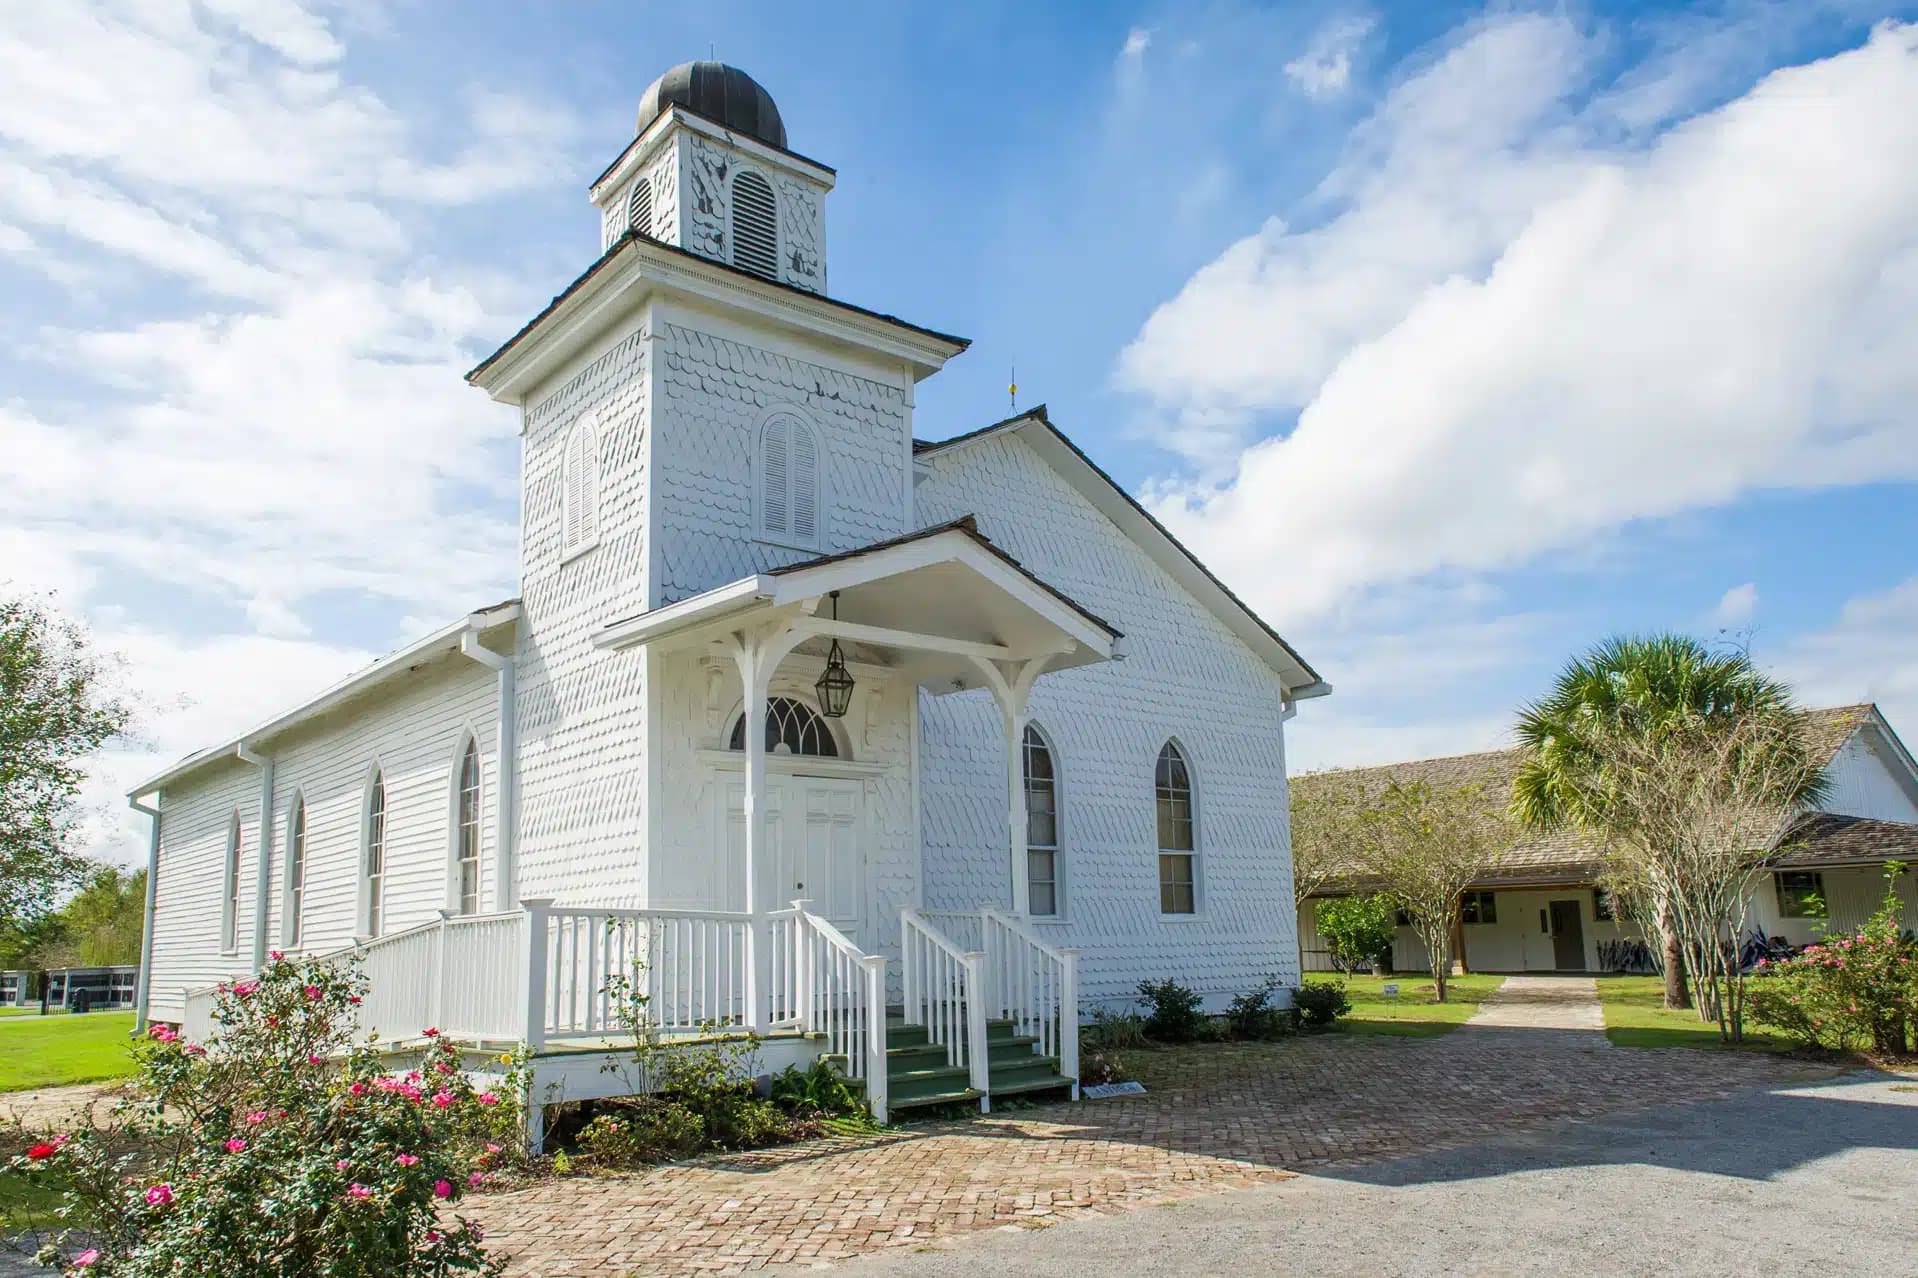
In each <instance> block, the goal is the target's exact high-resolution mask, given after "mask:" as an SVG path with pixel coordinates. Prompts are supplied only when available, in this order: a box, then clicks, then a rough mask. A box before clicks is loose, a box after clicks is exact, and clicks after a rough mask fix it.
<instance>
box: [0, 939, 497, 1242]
mask: <svg viewBox="0 0 1918 1278" xmlns="http://www.w3.org/2000/svg"><path fill="white" fill-rule="evenodd" d="M364 989H365V979H364V977H362V976H361V975H360V974H359V973H358V972H357V970H352V969H347V970H341V969H339V968H336V967H333V966H330V965H327V964H322V963H316V962H306V963H301V962H296V961H294V960H290V959H286V958H284V957H281V956H279V955H277V954H276V955H275V956H274V958H273V961H272V963H271V964H270V965H269V966H268V968H267V969H266V971H265V972H263V973H262V974H261V976H260V977H259V978H258V979H255V980H247V981H242V982H239V983H237V984H234V985H231V986H227V987H224V988H223V989H222V990H221V992H220V994H219V996H218V998H217V1001H216V1006H215V1012H214V1015H215V1018H216V1019H217V1020H218V1022H219V1024H220V1029H219V1031H218V1033H216V1034H215V1036H214V1037H213V1038H212V1040H211V1041H209V1042H208V1043H207V1044H205V1045H200V1044H195V1043H189V1042H186V1041H184V1040H183V1039H181V1038H180V1036H179V1035H178V1034H176V1033H175V1032H174V1031H172V1030H170V1029H167V1028H166V1027H164V1026H156V1027H154V1028H153V1029H152V1030H151V1031H150V1032H149V1036H148V1038H147V1039H146V1040H145V1041H144V1042H143V1043H141V1044H140V1045H139V1046H138V1048H136V1051H135V1055H136V1057H137V1060H138V1069H139V1076H138V1077H139V1081H138V1085H137V1090H138V1093H139V1096H140V1100H139V1101H137V1102H132V1103H129V1104H128V1105H127V1106H125V1107H123V1109H122V1111H121V1113H119V1114H117V1115H116V1116H115V1118H114V1120H113V1122H112V1123H111V1124H108V1125H106V1126H89V1127H87V1128H85V1129H82V1130H78V1131H75V1132H73V1133H70V1134H68V1135H64V1136H60V1137H56V1138H54V1139H53V1140H50V1141H47V1142H45V1143H44V1144H42V1145H36V1146H35V1147H33V1148H31V1149H29V1150H28V1151H27V1152H26V1153H25V1154H24V1155H21V1156H19V1157H16V1158H14V1159H13V1160H11V1162H10V1163H9V1164H8V1165H7V1167H6V1168H5V1169H4V1174H6V1175H8V1176H20V1177H24V1178H26V1179H28V1180H29V1181H32V1180H36V1179H39V1180H42V1181H46V1182H51V1183H55V1184H58V1185H59V1186H61V1187H63V1188H64V1191H65V1195H66V1196H65V1204H64V1206H63V1207H62V1209H61V1213H60V1215H61V1222H62V1225H63V1226H64V1231H63V1233H62V1234H61V1235H60V1236H59V1237H58V1238H56V1239H55V1240H54V1241H53V1242H51V1243H49V1244H48V1245H47V1246H46V1247H45V1248H43V1249H42V1251H41V1253H40V1255H41V1260H42V1263H44V1264H47V1265H48V1266H49V1267H53V1268H58V1269H60V1270H61V1271H62V1272H63V1273H67V1274H86V1275H89V1278H103V1276H105V1275H149V1274H151V1275H158V1274H263V1275H288V1276H291V1275H295V1274H301V1275H304V1274H327V1275H338V1276H340V1278H348V1276H352V1275H374V1274H397V1273H405V1274H436V1275H446V1274H472V1273H493V1272H497V1270H498V1268H499V1265H500V1263H501V1262H499V1261H496V1260H494V1259H491V1258H489V1257H488V1256H487V1255H486V1253H485V1251H484V1249H483V1247H482V1245H481V1238H480V1231H479V1229H478V1228H477V1227H476V1226H474V1225H471V1224H469V1223H468V1222H467V1221H466V1220H464V1219H463V1218H460V1217H457V1216H443V1209H444V1208H446V1207H448V1206H449V1205H450V1204H452V1203H455V1202H457V1201H458V1199H459V1198H460V1197H461V1196H462V1195H463V1194H464V1193H466V1192H467V1191H469V1190H471V1189H474V1188H477V1187H479V1186H481V1185H483V1184H484V1183H485V1182H486V1179H487V1177H488V1175H489V1174H490V1172H491V1169H492V1168H494V1167H497V1166H498V1165H499V1163H500V1161H501V1160H502V1159H504V1158H505V1157H506V1156H507V1154H508V1151H509V1150H511V1149H513V1148H514V1146H511V1145H508V1144H507V1143H505V1142H504V1141H501V1140H499V1139H497V1138H496V1137H498V1136H499V1135H501V1134H504V1133H506V1132H508V1131H514V1132H516V1131H517V1130H518V1119H517V1115H516V1110H517V1106H516V1104H515V1101H516V1098H512V1097H502V1096H500V1095H497V1094H495V1093H493V1092H489V1091H484V1090H482V1089H481V1088H480V1087H478V1086H477V1085H475V1083H474V1082H473V1081H472V1080H471V1079H470V1078H469V1077H468V1076H467V1075H466V1074H465V1072H464V1070H463V1069H462V1068H461V1062H460V1057H459V1052H458V1050H457V1049H455V1048H454V1047H453V1046H452V1045H451V1044H449V1043H447V1042H445V1041H444V1040H442V1039H439V1038H438V1037H437V1036H436V1035H434V1034H433V1033H432V1032H431V1031H428V1036H429V1040H430V1045H429V1047H428V1048H427V1050H426V1051H425V1053H424V1054H423V1058H422V1059H421V1060H420V1062H419V1064H418V1067H417V1068H415V1069H414V1070H412V1071H411V1072H409V1073H407V1074H405V1075H404V1076H403V1077H393V1076H391V1075H389V1074H388V1073H387V1072H386V1069H385V1068H384V1067H383V1065H382V1063H381V1061H380V1059H379V1057H378V1056H377V1055H376V1054H375V1053H374V1052H372V1051H371V1050H369V1049H367V1048H364V1047H353V1046H351V1045H350V1036H351V1030H352V1024H353V1019H352V1018H353V1005H354V1004H356V1003H358V1002H359V1000H360V998H361V996H362V994H363V992H364ZM509 1113H510V1114H511V1115H512V1116H511V1117H509Z"/></svg>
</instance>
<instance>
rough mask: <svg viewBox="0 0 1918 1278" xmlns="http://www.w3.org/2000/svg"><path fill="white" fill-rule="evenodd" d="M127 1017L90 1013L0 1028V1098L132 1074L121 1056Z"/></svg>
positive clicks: (128, 1061) (125, 1014)
mask: <svg viewBox="0 0 1918 1278" xmlns="http://www.w3.org/2000/svg"><path fill="white" fill-rule="evenodd" d="M132 1033H133V1013H132V1012H90V1013H88V1014H87V1015H85V1016H49V1017H47V1018H46V1019H45V1020H41V1019H38V1018H35V1019H33V1020H18V1021H10V1022H8V1023H7V1024H5V1025H0V1092H17V1091H19V1090H21V1089H22V1088H27V1087H59V1086H61V1085H63V1084H66V1083H90V1082H93V1081H95V1080H97V1079H105V1078H121V1077H124V1076H125V1075H127V1074H130V1073H132V1072H133V1059H132V1057H130V1056H129V1055H128V1054H127V1045H128V1042H129V1041H130V1040H129V1038H128V1036H129V1035H130V1034H132Z"/></svg>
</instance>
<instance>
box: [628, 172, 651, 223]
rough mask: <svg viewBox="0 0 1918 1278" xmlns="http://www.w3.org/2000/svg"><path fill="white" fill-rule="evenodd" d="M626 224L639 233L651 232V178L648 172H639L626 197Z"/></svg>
mask: <svg viewBox="0 0 1918 1278" xmlns="http://www.w3.org/2000/svg"><path fill="white" fill-rule="evenodd" d="M626 225H627V226H628V227H630V228H632V229H633V230H635V231H638V232H639V233H640V234H641V235H651V234H652V233H653V179H652V176H651V175H650V174H641V175H640V177H639V180H638V181H636V182H634V183H633V193H632V194H631V195H629V196H627V197H626Z"/></svg>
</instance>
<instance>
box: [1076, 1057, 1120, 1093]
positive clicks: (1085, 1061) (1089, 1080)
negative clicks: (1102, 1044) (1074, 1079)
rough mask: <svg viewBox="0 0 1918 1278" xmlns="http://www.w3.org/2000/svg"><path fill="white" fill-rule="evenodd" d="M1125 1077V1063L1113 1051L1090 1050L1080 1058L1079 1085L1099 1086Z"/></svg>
mask: <svg viewBox="0 0 1918 1278" xmlns="http://www.w3.org/2000/svg"><path fill="white" fill-rule="evenodd" d="M1124 1079H1125V1065H1124V1063H1123V1062H1121V1061H1120V1060H1119V1058H1118V1056H1117V1055H1116V1054H1115V1053H1112V1052H1106V1051H1099V1052H1088V1053H1086V1054H1084V1055H1082V1056H1081V1057H1080V1058H1079V1085H1080V1086H1081V1087H1097V1086H1098V1085H1099V1084H1101V1083H1117V1082H1122V1081H1123V1080H1124Z"/></svg>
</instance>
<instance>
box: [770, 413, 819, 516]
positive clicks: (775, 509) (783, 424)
mask: <svg viewBox="0 0 1918 1278" xmlns="http://www.w3.org/2000/svg"><path fill="white" fill-rule="evenodd" d="M758 478H759V483H758V488H759V535H760V537H761V538H762V539H763V540H766V541H773V542H778V543H779V544H780V545H782V546H797V547H799V548H801V549H803V550H815V549H817V548H818V546H819V540H820V538H819V437H818V436H817V435H816V434H814V432H813V428H812V426H811V424H810V423H808V422H807V421H806V419H805V418H803V417H801V416H800V415H799V414H798V413H795V412H791V411H787V410H781V411H779V412H776V413H774V414H772V415H771V416H770V417H768V418H767V419H766V421H765V423H764V424H763V425H762V426H761V427H760V428H759V476H758Z"/></svg>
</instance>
